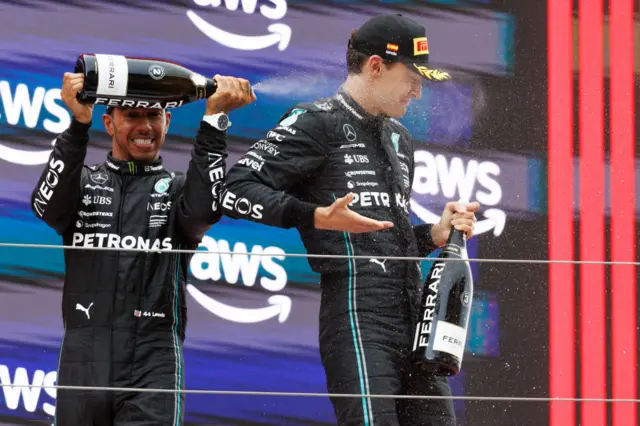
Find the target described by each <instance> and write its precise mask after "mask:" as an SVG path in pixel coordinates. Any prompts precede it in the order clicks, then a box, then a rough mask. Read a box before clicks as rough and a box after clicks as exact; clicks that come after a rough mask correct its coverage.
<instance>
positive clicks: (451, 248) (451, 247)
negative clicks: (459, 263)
mask: <svg viewBox="0 0 640 426" xmlns="http://www.w3.org/2000/svg"><path fill="white" fill-rule="evenodd" d="M443 250H444V251H446V252H448V253H451V254H455V255H456V256H460V253H462V249H461V248H460V246H457V245H455V244H447V245H446V246H445V247H444V249H443Z"/></svg>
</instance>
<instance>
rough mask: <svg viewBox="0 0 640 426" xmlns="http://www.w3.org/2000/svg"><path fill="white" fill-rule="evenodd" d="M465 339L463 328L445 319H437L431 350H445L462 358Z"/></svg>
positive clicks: (465, 332)
mask: <svg viewBox="0 0 640 426" xmlns="http://www.w3.org/2000/svg"><path fill="white" fill-rule="evenodd" d="M466 339H467V331H466V330H465V329H464V328H462V327H460V326H458V325H455V324H451V323H449V322H446V321H438V323H437V325H436V335H435V338H434V339H433V350H434V351H441V352H446V353H448V354H451V355H453V356H455V357H456V358H458V359H459V360H462V355H463V354H464V345H465V341H466Z"/></svg>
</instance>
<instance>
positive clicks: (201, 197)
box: [177, 121, 227, 243]
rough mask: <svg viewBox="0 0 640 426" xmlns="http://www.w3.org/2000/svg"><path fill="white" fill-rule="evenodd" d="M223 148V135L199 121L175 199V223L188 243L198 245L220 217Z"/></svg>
mask: <svg viewBox="0 0 640 426" xmlns="http://www.w3.org/2000/svg"><path fill="white" fill-rule="evenodd" d="M226 148H227V134H226V132H222V131H220V130H218V129H216V128H215V127H213V126H211V125H210V124H209V123H207V122H206V121H201V122H200V128H199V129H198V133H197V134H196V138H195V144H194V146H193V148H192V149H191V161H189V168H188V169H187V173H186V178H185V183H184V186H183V187H182V192H181V194H180V196H179V198H178V211H177V217H178V224H179V226H180V230H181V232H182V234H183V236H184V237H185V238H186V239H187V240H188V241H190V242H193V243H198V242H200V240H202V237H203V236H204V233H205V232H206V231H207V230H208V229H209V228H210V227H211V226H212V225H213V224H215V223H216V222H218V221H219V220H220V218H221V217H222V211H221V210H220V208H219V204H220V203H219V194H220V191H219V189H220V186H221V185H222V182H223V180H224V176H225V170H226V158H227V150H226Z"/></svg>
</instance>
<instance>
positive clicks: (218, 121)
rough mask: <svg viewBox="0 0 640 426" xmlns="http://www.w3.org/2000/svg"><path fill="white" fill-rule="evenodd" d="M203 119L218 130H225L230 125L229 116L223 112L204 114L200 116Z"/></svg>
mask: <svg viewBox="0 0 640 426" xmlns="http://www.w3.org/2000/svg"><path fill="white" fill-rule="evenodd" d="M202 120H203V121H206V122H207V123H209V124H211V125H212V126H213V127H215V128H216V129H218V130H221V131H223V132H224V131H225V130H227V128H228V127H229V126H231V122H230V121H229V116H228V115H227V114H225V113H224V112H219V113H217V114H211V115H205V116H204V117H202Z"/></svg>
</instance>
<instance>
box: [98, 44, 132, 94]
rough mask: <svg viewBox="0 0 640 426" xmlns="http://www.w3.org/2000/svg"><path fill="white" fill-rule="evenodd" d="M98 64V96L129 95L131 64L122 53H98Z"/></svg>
mask: <svg viewBox="0 0 640 426" xmlns="http://www.w3.org/2000/svg"><path fill="white" fill-rule="evenodd" d="M96 63H97V65H98V88H97V90H96V95H98V96H127V85H128V80H129V65H128V63H127V58H126V57H124V56H121V55H103V54H99V53H98V54H96Z"/></svg>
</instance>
